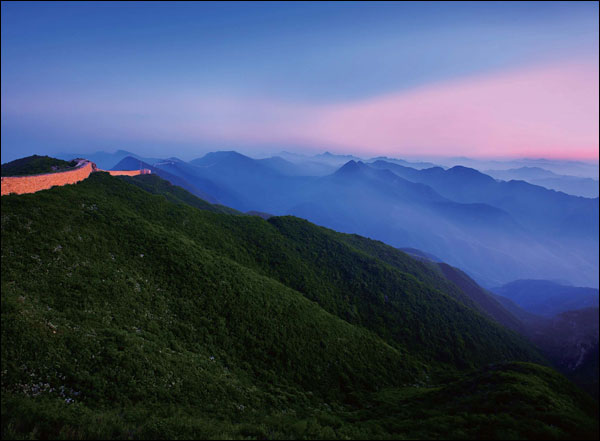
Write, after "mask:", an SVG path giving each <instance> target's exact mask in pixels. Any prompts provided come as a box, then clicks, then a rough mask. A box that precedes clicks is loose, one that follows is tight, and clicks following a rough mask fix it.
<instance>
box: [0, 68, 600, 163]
mask: <svg viewBox="0 0 600 441" xmlns="http://www.w3.org/2000/svg"><path fill="white" fill-rule="evenodd" d="M332 87H335V84H332ZM598 96H599V91H598V64H597V63H583V62H580V63H577V62H570V63H562V64H556V65H549V66H538V67H533V68H527V69H525V68H523V69H520V70H512V71H507V72H497V73H494V74H491V75H485V76H479V77H469V78H462V79H459V80H455V81H448V82H443V83H437V84H430V85H426V86H422V87H419V88H415V89H412V90H406V91H401V92H397V93H389V94H385V95H382V96H377V97H373V98H369V99H363V100H358V101H352V102H343V103H334V104H330V105H307V104H301V105H299V104H296V103H293V102H286V101H279V100H275V99H272V98H269V97H267V98H256V97H250V98H249V97H223V96H213V97H209V96H206V95H200V94H197V93H195V92H194V91H182V90H177V88H176V85H171V86H170V87H165V88H163V89H162V90H147V91H146V90H136V89H130V90H127V91H89V92H87V93H78V94H75V93H72V92H66V91H64V92H62V93H60V94H57V93H54V94H47V95H44V96H41V95H31V96H28V97H23V96H20V97H14V96H11V95H10V93H8V92H7V93H4V94H3V97H2V114H3V120H2V125H3V128H4V126H5V125H10V124H11V123H12V122H14V121H20V122H22V123H24V124H27V123H30V124H33V125H37V126H39V127H42V130H43V129H44V127H45V128H49V127H52V128H53V130H58V131H64V132H68V133H78V134H81V135H84V136H95V137H102V136H108V135H110V136H111V139H117V138H119V139H124V140H136V141H140V140H141V141H144V140H148V141H153V142H156V141H163V142H186V143H193V142H206V141H214V142H215V143H218V142H228V143H230V144H231V143H239V145H240V146H244V145H257V144H265V145H290V144H293V145H305V146H307V147H311V148H328V149H333V150H339V151H353V152H355V153H364V154H391V155H402V154H413V155H445V156H454V155H468V156H488V157H491V156H504V157H506V156H545V157H565V158H568V157H570V158H598V132H599V127H598V119H599V115H598V106H599V104H598Z"/></svg>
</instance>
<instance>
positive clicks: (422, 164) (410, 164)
mask: <svg viewBox="0 0 600 441" xmlns="http://www.w3.org/2000/svg"><path fill="white" fill-rule="evenodd" d="M376 161H385V162H391V163H393V164H399V165H402V166H404V167H411V168H414V169H417V170H422V169H424V168H432V167H437V165H436V164H433V163H431V162H411V161H405V160H404V159H396V158H388V157H387V156H377V157H375V158H371V159H368V160H367V161H366V162H367V163H371V162H376Z"/></svg>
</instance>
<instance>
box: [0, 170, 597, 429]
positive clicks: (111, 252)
mask: <svg viewBox="0 0 600 441" xmlns="http://www.w3.org/2000/svg"><path fill="white" fill-rule="evenodd" d="M132 181H134V183H135V184H136V185H132ZM140 187H141V188H140ZM146 190H148V191H150V193H149V192H148V191H146ZM153 193H154V194H153ZM198 208H203V210H200V209H198ZM360 242H361V240H360V239H359V238H355V237H354V238H353V237H352V236H347V235H340V234H338V233H335V232H332V231H330V230H327V229H324V228H320V227H317V226H315V225H312V224H310V223H308V222H306V221H303V220H300V219H297V218H292V217H273V218H270V219H269V220H268V221H267V220H264V219H261V218H259V217H256V216H242V215H237V214H235V213H233V212H229V211H228V209H226V208H225V207H218V206H216V207H215V206H210V204H207V203H205V202H204V203H202V201H201V200H197V198H194V197H193V196H191V195H189V194H188V193H187V192H185V191H183V190H180V189H178V188H176V187H170V186H165V185H164V184H163V183H161V182H160V180H158V178H157V177H148V176H139V177H136V178H127V179H125V178H116V177H111V176H109V175H108V174H105V173H95V174H93V175H91V176H90V178H88V179H87V180H85V181H82V182H81V183H79V184H76V185H71V186H65V187H60V188H54V189H51V190H47V191H42V192H39V193H36V194H29V195H20V196H16V195H9V196H3V197H2V256H1V257H2V343H1V344H2V348H1V350H2V354H1V355H2V358H1V365H2V377H1V378H2V437H3V438H14V437H33V438H156V437H159V438H202V437H211V438H215V437H216V438H369V437H376V438H428V437H435V438H462V437H465V436H466V437H485V438H503V437H507V436H508V437H519V438H578V437H586V438H594V437H597V416H596V415H597V405H596V404H595V403H594V402H593V401H592V400H591V399H589V398H587V397H586V396H585V395H583V394H582V393H581V392H579V391H578V390H577V389H576V388H575V387H574V386H573V385H572V384H571V383H569V382H568V381H567V380H566V379H564V377H562V376H561V375H560V374H557V373H556V372H554V371H552V370H551V369H550V368H545V367H541V366H536V365H533V364H529V363H512V362H513V361H520V362H541V363H543V359H542V358H541V357H540V356H539V355H538V353H537V352H536V351H535V350H534V349H533V348H532V347H531V346H530V345H529V344H528V343H526V342H525V341H524V340H522V339H521V338H519V337H518V336H517V335H516V334H514V333H512V332H511V331H508V330H506V329H505V328H503V327H501V326H500V325H498V324H496V323H494V322H493V321H491V320H490V319H489V318H487V317H486V316H485V315H484V314H482V313H480V312H479V311H478V310H477V308H476V305H474V304H473V302H471V301H470V299H469V298H468V296H466V295H465V294H464V293H462V292H461V291H460V289H458V288H457V287H456V286H455V285H453V284H451V283H450V282H444V281H443V280H442V279H441V278H440V277H439V275H438V274H436V273H435V272H428V271H427V268H426V267H424V266H422V265H421V264H420V263H419V262H417V261H414V260H412V259H410V258H409V257H408V256H406V255H403V254H402V253H400V254H398V255H394V256H393V259H394V262H395V263H394V262H391V261H390V260H389V259H383V258H382V256H380V255H378V253H380V252H383V251H381V250H378V249H377V245H376V244H375V243H373V244H369V247H371V248H372V247H374V248H373V249H370V248H369V247H366V246H365V245H364V244H363V245H360ZM446 288H447V289H446Z"/></svg>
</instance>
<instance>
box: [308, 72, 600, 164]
mask: <svg viewBox="0 0 600 441" xmlns="http://www.w3.org/2000/svg"><path fill="white" fill-rule="evenodd" d="M598 106H599V104H598V65H597V64H595V65H592V64H575V63H573V64H569V65H561V66H550V67H542V68H536V69H528V70H521V71H513V72H507V73H498V74H495V75H489V76H485V77H480V78H469V79H463V80H460V81H454V82H449V83H445V84H438V85H433V86H431V85H430V86H424V87H421V88H419V89H415V90H411V91H407V92H402V93H396V94H390V95H386V96H381V97H377V98H373V99H369V100H363V101H360V102H355V103H348V104H343V105H336V106H331V107H328V108H324V109H321V110H320V112H319V118H318V120H316V121H314V122H313V126H312V127H310V128H307V129H309V130H310V132H309V133H311V135H312V137H313V139H314V140H315V141H318V142H323V143H329V144H334V145H338V146H340V147H344V148H353V149H355V150H363V151H368V152H370V153H386V154H389V153H405V152H412V153H421V154H431V155H456V154H461V155H473V156H530V155H536V156H546V157H580V158H598V131H599V128H598V119H599V115H598Z"/></svg>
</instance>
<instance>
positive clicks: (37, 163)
mask: <svg viewBox="0 0 600 441" xmlns="http://www.w3.org/2000/svg"><path fill="white" fill-rule="evenodd" d="M76 164H77V161H63V160H62V159H56V158H51V157H50V156H39V155H33V156H28V157H26V158H21V159H16V160H14V161H11V162H7V163H6V164H2V176H24V175H36V174H41V173H52V172H55V171H63V170H65V169H68V168H70V167H74V166H75V165H76Z"/></svg>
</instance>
